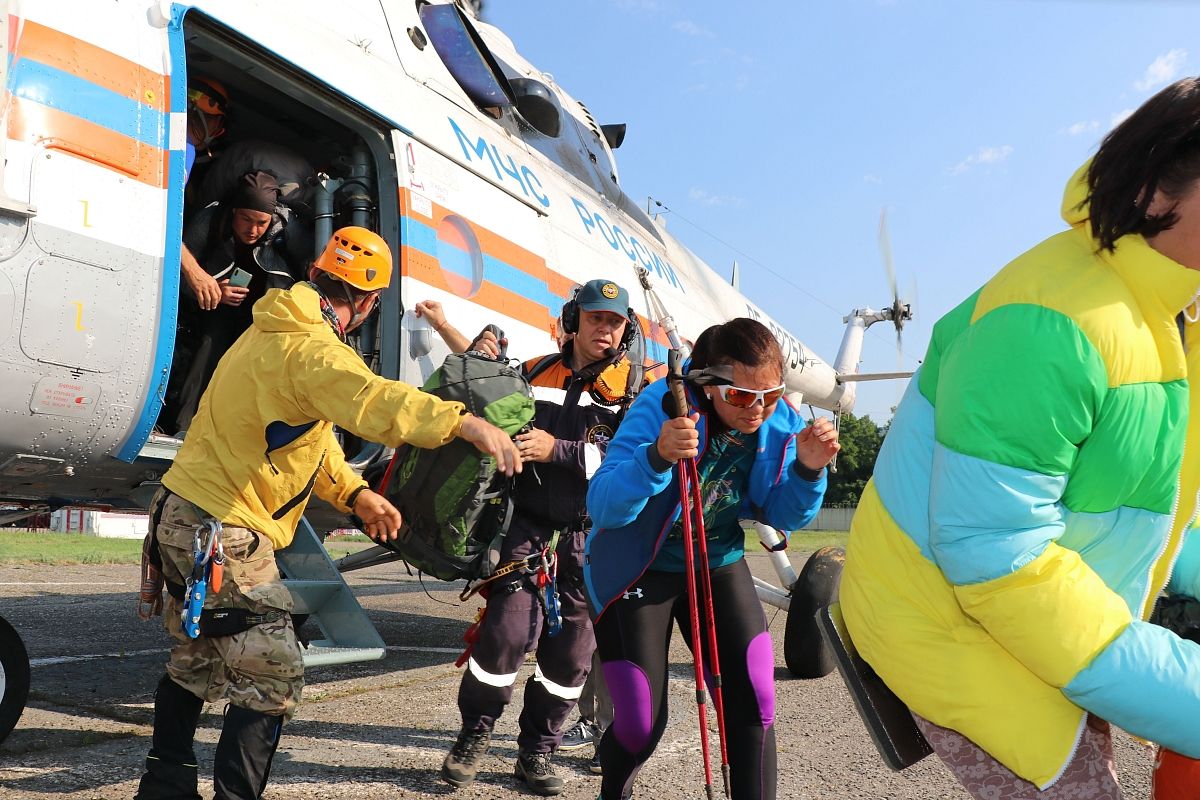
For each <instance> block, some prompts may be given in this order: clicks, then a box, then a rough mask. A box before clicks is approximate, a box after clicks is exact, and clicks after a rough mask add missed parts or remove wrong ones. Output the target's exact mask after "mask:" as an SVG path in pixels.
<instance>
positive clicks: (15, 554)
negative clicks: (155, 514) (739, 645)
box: [0, 529, 849, 564]
mask: <svg viewBox="0 0 1200 800" xmlns="http://www.w3.org/2000/svg"><path fill="white" fill-rule="evenodd" d="M848 536H849V534H848V533H847V532H846V531H799V532H798V533H794V534H792V537H791V543H790V546H789V547H788V550H790V551H791V552H793V553H811V552H813V551H816V550H819V549H821V548H822V547H828V546H834V547H845V546H846V538H847V537H848ZM370 546H371V541H370V540H369V539H368V538H367V537H366V536H363V535H362V534H351V535H349V536H340V535H339V536H331V537H329V538H328V539H326V540H325V549H326V550H328V551H329V555H330V557H331V558H333V559H334V560H337V559H339V558H341V557H342V556H345V555H348V554H350V553H357V552H358V551H360V550H362V549H364V548H366V547H370ZM746 551H747V552H749V553H761V552H763V549H762V547H761V546H760V545H759V543H758V537H757V536H755V535H754V534H753V533H748V534H746ZM141 559H142V541H141V539H103V538H101V537H99V536H83V535H81V534H77V533H48V532H30V531H20V530H12V529H0V564H137V563H140V562H141Z"/></svg>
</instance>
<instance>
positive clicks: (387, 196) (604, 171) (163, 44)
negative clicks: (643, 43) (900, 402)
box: [0, 0, 912, 683]
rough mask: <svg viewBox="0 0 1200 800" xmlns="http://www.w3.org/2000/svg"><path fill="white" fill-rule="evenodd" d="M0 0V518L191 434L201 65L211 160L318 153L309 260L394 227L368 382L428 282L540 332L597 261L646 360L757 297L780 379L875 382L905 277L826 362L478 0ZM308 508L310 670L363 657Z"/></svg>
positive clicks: (125, 506) (517, 331)
mask: <svg viewBox="0 0 1200 800" xmlns="http://www.w3.org/2000/svg"><path fill="white" fill-rule="evenodd" d="M0 7H2V8H0V10H2V11H3V13H2V14H0V25H2V26H3V28H4V30H3V36H0V42H4V43H5V47H6V48H7V53H6V56H7V58H5V59H0V80H2V81H3V85H4V87H5V94H4V103H3V107H2V119H3V124H4V135H3V136H0V151H2V152H0V319H6V320H8V323H7V325H6V326H5V327H3V328H0V363H2V364H3V372H4V380H3V381H0V505H2V506H3V508H4V510H3V511H0V524H7V523H11V522H13V521H15V520H19V519H22V518H24V517H27V516H30V515H32V514H37V513H42V512H45V511H46V510H51V509H57V508H61V507H67V506H71V507H85V508H92V509H98V510H142V509H145V507H146V506H147V505H148V503H149V500H150V498H151V497H152V496H153V494H154V492H155V491H156V490H157V488H158V487H159V485H160V484H159V481H160V479H161V477H162V475H163V473H165V472H166V470H167V469H168V468H169V467H170V464H171V461H172V459H173V457H174V454H175V453H176V452H177V451H178V449H179V447H180V445H181V443H182V440H181V439H180V438H179V436H177V435H176V434H177V433H178V432H177V431H172V430H169V429H166V428H164V427H163V426H162V425H160V424H159V423H160V414H161V412H162V408H163V403H164V399H165V396H166V391H167V387H168V382H169V378H170V375H171V372H172V368H173V364H176V362H177V359H176V356H177V354H178V352H179V348H180V347H181V346H185V345H186V344H187V343H186V342H184V341H177V322H178V319H179V315H180V309H181V302H183V301H181V295H180V284H181V277H180V269H179V264H180V259H181V236H182V233H183V231H184V228H185V224H186V219H187V217H188V215H189V213H190V212H191V211H193V210H194V207H195V205H197V203H200V202H203V201H204V198H203V197H200V198H196V197H195V196H194V194H195V193H194V190H195V188H196V187H200V189H201V190H203V183H204V182H203V181H201V179H200V176H199V174H200V173H201V172H203V171H204V170H205V169H206V168H207V169H212V168H213V165H216V164H220V160H221V158H222V155H221V153H220V152H219V151H218V152H217V154H216V157H215V158H214V159H213V161H212V162H211V163H209V164H205V163H203V159H202V161H201V163H199V165H198V166H197V167H196V171H195V172H194V173H193V174H192V175H190V176H189V177H188V178H187V179H186V180H185V172H186V171H187V166H186V164H185V160H186V156H185V151H186V149H187V148H186V142H187V117H188V103H189V99H188V84H189V79H190V78H191V77H192V76H204V77H206V78H208V79H210V80H215V81H218V82H219V83H220V84H222V85H223V87H225V88H226V89H227V91H228V94H229V98H230V100H229V105H230V112H229V114H228V115H227V124H226V127H227V130H226V131H225V133H224V136H223V137H222V138H221V140H220V141H221V144H223V145H225V147H226V148H227V150H226V153H228V152H230V151H231V149H232V148H233V147H235V146H236V145H237V144H238V143H239V142H250V141H258V142H263V141H265V142H269V143H271V145H272V146H273V147H276V148H280V149H284V150H286V151H288V152H290V153H292V154H295V155H296V156H298V157H299V158H300V159H301V160H303V161H306V162H308V163H309V164H311V165H313V168H312V170H311V172H310V173H309V174H307V175H305V176H304V177H303V180H302V181H300V183H299V184H298V190H299V191H298V196H299V199H297V200H296V201H295V204H294V205H293V206H292V208H291V211H292V214H293V216H292V222H291V223H290V224H291V225H293V226H295V227H296V228H298V229H303V231H304V233H305V234H306V236H307V241H309V242H311V243H316V244H315V245H314V249H312V250H311V252H310V254H309V257H310V258H311V257H312V256H315V255H316V249H315V248H316V247H319V246H320V244H322V243H324V242H325V241H327V240H328V239H329V236H330V234H331V233H332V232H333V230H335V229H336V228H338V227H341V226H343V225H359V226H362V227H367V228H370V229H372V230H374V231H376V232H378V233H379V234H380V235H381V236H382V237H383V238H384V239H385V240H386V241H387V242H388V244H389V246H390V247H391V250H392V252H393V253H394V254H395V262H396V268H397V269H396V273H397V278H396V279H395V280H394V281H393V283H392V285H391V286H390V287H389V289H388V290H387V291H386V293H385V294H384V296H383V300H382V304H381V306H382V308H381V312H380V313H379V314H378V315H377V316H376V317H375V318H374V319H372V320H371V321H370V322H369V323H368V324H366V325H364V326H363V327H362V328H361V329H360V331H359V332H358V335H357V336H356V337H355V338H354V339H353V340H352V343H353V345H354V346H355V347H356V349H357V350H358V352H359V353H360V354H361V355H362V357H363V359H364V360H365V361H366V362H367V363H368V364H369V365H370V366H371V367H372V369H373V370H375V371H376V372H377V373H378V374H380V375H382V376H384V377H386V378H390V379H396V380H402V381H406V382H408V383H412V384H416V385H420V384H421V383H422V382H423V380H424V379H425V378H426V377H427V376H428V375H429V374H430V373H431V372H432V371H433V370H434V369H435V368H436V367H437V366H438V365H439V364H440V363H441V362H442V360H443V358H444V357H445V356H446V355H447V354H448V350H447V348H446V346H445V345H444V344H443V343H442V342H441V341H440V340H439V338H438V337H437V336H435V335H434V332H433V330H432V329H431V328H430V326H429V325H428V323H427V321H426V320H424V319H423V318H421V317H419V316H417V315H416V314H415V313H414V311H413V306H414V305H415V303H416V302H418V301H420V300H425V299H433V300H437V301H439V302H441V303H442V305H443V307H444V309H445V311H446V314H447V316H448V317H449V318H452V319H453V320H454V321H455V324H456V325H457V326H460V327H462V328H463V329H464V330H470V329H475V328H480V329H481V328H483V327H484V326H485V325H488V324H496V325H498V326H500V327H501V328H503V329H504V331H505V332H506V335H507V337H508V340H509V348H510V350H511V351H513V352H519V353H539V352H545V351H547V350H548V349H549V348H551V347H553V346H554V345H555V343H556V336H557V334H558V330H557V321H556V318H557V315H558V311H559V309H560V308H561V307H562V305H563V303H564V302H565V301H566V300H567V299H568V298H569V296H570V293H571V291H572V288H573V287H575V286H578V285H580V284H582V283H584V282H586V281H587V280H590V279H592V278H597V277H604V278H607V279H609V280H614V281H618V282H620V283H621V284H622V285H625V286H627V287H630V288H631V289H633V291H631V300H632V304H633V310H634V312H635V313H636V315H637V322H638V327H639V331H638V333H639V334H640V335H639V336H636V337H635V342H634V345H633V347H632V348H631V350H630V354H629V357H630V359H631V361H632V362H633V363H636V364H640V365H642V366H643V367H644V368H645V370H646V371H647V373H648V374H650V375H652V376H655V375H656V376H661V375H662V374H663V371H664V370H663V365H664V364H665V362H666V360H667V359H666V357H667V352H668V350H669V349H671V348H679V347H681V346H683V345H685V344H686V343H687V342H688V341H690V340H691V339H693V338H694V337H696V336H697V335H698V334H699V332H700V331H702V330H703V329H704V328H706V327H708V326H710V325H712V324H715V323H718V322H722V321H724V320H727V319H729V318H732V317H736V316H749V317H752V318H755V319H757V320H759V321H761V322H762V323H763V324H764V325H766V326H767V327H768V328H770V329H771V331H772V332H773V333H774V334H775V336H776V338H777V339H778V340H779V342H780V344H781V346H782V350H783V353H784V357H785V374H784V381H785V383H786V385H787V388H788V397H789V400H790V401H791V402H793V403H800V402H803V403H806V404H809V405H812V406H815V407H818V408H822V409H827V410H829V411H832V412H834V413H837V414H840V413H843V412H848V411H850V410H851V409H852V408H853V405H854V399H855V387H856V383H857V381H858V380H863V379H870V378H871V377H872V376H864V375H859V374H857V365H858V363H859V361H860V357H861V351H862V345H863V333H864V332H865V330H866V329H867V327H869V326H870V325H872V324H875V323H877V322H887V323H891V324H893V325H895V326H896V327H897V330H899V328H900V327H901V326H902V325H903V323H904V322H905V321H906V320H907V319H911V317H912V311H911V307H910V306H909V305H907V304H905V303H903V302H901V300H900V299H899V298H898V297H893V300H892V301H891V302H890V303H889V304H887V305H885V306H884V307H883V308H882V309H879V310H875V309H872V308H858V309H854V310H853V311H852V312H851V313H850V314H848V315H847V316H846V318H845V322H846V331H845V335H844V337H843V340H842V345H841V347H840V349H839V352H838V353H837V355H836V357H835V358H834V359H833V360H832V361H827V360H825V359H822V358H821V357H820V356H818V355H817V354H816V353H815V352H813V351H812V350H811V349H809V348H808V347H807V346H806V345H805V344H804V343H803V342H802V341H801V339H800V338H798V337H797V336H796V335H795V334H794V333H792V332H790V331H788V330H787V329H786V328H785V327H784V326H783V325H781V324H779V323H778V322H777V321H775V320H773V319H772V318H771V317H770V316H769V315H768V314H766V313H764V312H763V311H762V310H761V308H759V306H757V305H756V304H755V303H754V301H753V300H752V299H751V298H749V297H747V296H745V295H744V294H743V293H742V292H741V291H740V288H739V287H738V286H737V285H736V284H737V281H736V278H735V279H734V280H733V281H730V280H729V279H727V278H725V277H723V276H722V275H720V274H718V272H717V271H716V270H714V269H713V268H712V267H710V266H709V265H708V264H706V263H704V262H703V261H702V260H701V259H700V258H699V257H698V256H697V255H695V254H694V253H693V252H692V251H691V250H689V249H688V248H687V247H686V246H685V245H684V244H683V243H682V242H680V241H679V240H678V239H677V238H675V237H674V236H672V235H671V234H670V233H668V231H667V229H666V226H665V224H663V222H662V221H661V220H660V219H658V218H656V217H653V216H651V215H650V214H649V213H647V211H646V210H643V209H642V208H641V207H640V206H639V204H638V203H636V202H634V201H633V199H632V198H630V197H629V196H628V195H627V194H626V192H625V191H624V190H623V189H622V183H621V179H620V175H619V171H618V166H617V160H616V158H615V155H614V151H616V150H617V149H618V148H619V147H620V146H621V144H622V142H623V140H624V137H625V135H626V126H625V125H624V124H600V123H598V122H597V121H596V120H595V119H594V117H593V115H592V114H591V112H590V111H589V110H588V108H587V107H586V106H585V105H584V104H583V103H582V102H580V101H579V100H577V99H575V98H574V97H572V96H571V95H570V94H569V93H568V92H567V91H566V90H565V89H564V88H563V87H561V86H559V85H558V84H557V83H556V82H555V81H554V79H553V77H552V76H551V75H550V74H548V73H546V72H544V71H542V70H541V69H539V68H538V67H536V66H534V65H533V64H532V63H530V62H529V61H528V60H526V59H525V58H524V57H523V56H521V55H520V53H519V52H518V50H517V48H516V47H515V46H514V44H513V42H512V41H511V40H510V39H509V38H508V37H507V36H506V35H505V34H504V33H503V32H502V31H500V30H499V29H498V28H496V27H493V26H491V25H488V24H486V23H485V22H483V21H482V20H480V19H479V18H478V16H477V14H476V12H475V10H474V7H473V6H472V5H471V4H467V3H463V4H459V3H455V2H452V1H451V0H429V1H428V2H426V0H416V2H409V3H395V2H387V3H382V2H374V1H372V0H345V1H344V2H342V3H339V4H338V8H337V12H336V13H331V10H330V7H329V5H328V3H325V2H317V0H295V1H294V2H291V3H289V4H287V8H286V12H285V13H281V11H280V4H278V3H276V2H270V1H269V0H197V1H196V2H190V3H171V2H168V1H167V0H116V2H113V3H110V4H107V5H106V6H105V8H104V10H103V11H99V10H97V9H96V8H95V5H94V4H93V3H91V2H88V0H22V2H19V3H18V2H13V1H12V0H0ZM189 194H192V195H193V197H192V198H191V199H188V195H189ZM893 294H894V292H893ZM876 377H880V376H876ZM882 377H902V374H901V373H895V374H893V373H888V374H887V375H885V376H882ZM343 449H344V450H345V452H346V456H347V461H348V462H349V463H350V464H351V465H352V466H354V467H355V468H357V469H360V470H361V469H365V468H367V467H369V466H370V465H371V464H373V463H377V462H378V461H379V460H380V459H383V458H387V457H388V455H389V453H388V452H387V451H386V450H385V448H383V447H381V446H380V445H378V444H374V443H371V442H365V441H361V440H358V439H356V438H355V437H353V436H351V435H349V434H347V435H345V437H344V440H343ZM316 505H317V504H314V508H313V509H312V512H313V513H312V514H311V515H310V516H309V518H308V519H307V520H306V521H305V522H304V523H303V524H302V526H301V530H300V531H298V532H297V537H296V542H295V544H294V545H293V546H292V547H290V548H288V549H286V550H284V551H281V552H280V553H279V562H280V567H281V571H282V572H283V573H284V574H285V576H286V577H287V578H288V579H289V581H290V582H291V584H292V585H291V586H290V588H291V589H292V592H293V597H294V598H295V600H296V611H297V613H300V614H305V615H309V616H311V617H314V618H315V619H316V621H317V623H318V625H319V627H320V628H321V631H322V634H323V638H321V639H319V640H317V641H314V642H312V643H310V646H309V647H308V649H307V651H306V653H305V661H306V664H309V665H317V664H327V663H340V662H345V661H351V660H362V659H369V658H379V657H381V656H382V655H383V652H384V651H383V643H382V641H381V640H380V639H379V636H378V634H377V633H376V632H375V631H374V628H373V627H372V626H371V624H370V622H369V621H368V620H367V619H366V616H365V614H363V612H362V610H361V608H360V607H359V606H358V603H357V601H356V600H355V599H354V597H353V594H352V593H351V592H350V591H349V589H348V587H347V586H346V584H345V582H344V581H343V580H342V579H341V574H340V569H347V568H352V566H351V565H347V564H342V565H335V564H334V563H333V562H332V561H331V560H330V559H329V557H328V555H327V554H326V553H325V550H324V548H323V546H322V544H321V537H320V535H319V534H318V530H320V531H322V532H324V531H327V530H328V529H330V528H332V527H340V526H343V525H344V521H342V520H339V519H337V518H336V517H335V515H334V512H333V511H332V509H329V508H326V509H325V510H324V512H323V511H322V509H321V508H319V507H316ZM763 535H764V536H767V537H769V536H770V534H769V533H765V532H764V533H763ZM776 535H778V534H777V533H776ZM776 555H777V556H779V558H776V559H775V561H776V567H777V571H778V572H779V577H780V582H781V584H782V585H783V588H782V589H780V588H779V587H773V586H768V585H765V583H764V584H763V585H761V586H760V594H761V595H762V596H763V598H764V600H765V601H768V602H770V601H772V600H773V601H774V603H775V604H776V605H779V606H781V607H786V605H787V603H788V602H790V592H791V586H792V584H793V583H794V582H795V580H796V577H795V573H794V571H791V566H790V563H788V561H787V557H786V554H776ZM339 567H340V568H339ZM10 683H11V682H10Z"/></svg>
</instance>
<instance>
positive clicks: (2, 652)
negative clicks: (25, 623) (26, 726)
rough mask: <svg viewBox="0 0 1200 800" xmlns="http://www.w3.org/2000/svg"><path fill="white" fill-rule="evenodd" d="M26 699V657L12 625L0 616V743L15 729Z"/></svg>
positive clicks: (19, 638) (27, 693) (27, 666)
mask: <svg viewBox="0 0 1200 800" xmlns="http://www.w3.org/2000/svg"><path fill="white" fill-rule="evenodd" d="M28 698H29V654H28V653H27V652H26V651H25V643H24V642H22V641H21V637H20V635H19V634H18V633H17V632H16V630H15V629H14V628H13V626H12V625H9V624H8V622H7V621H6V620H5V619H4V618H3V617H0V742H2V741H4V739H5V738H6V737H7V736H8V734H9V733H11V732H12V729H13V728H14V727H16V724H17V720H19V719H20V718H21V714H22V712H24V711H25V701H26V700H27V699H28Z"/></svg>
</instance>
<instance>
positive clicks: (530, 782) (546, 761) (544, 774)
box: [513, 751, 566, 795]
mask: <svg viewBox="0 0 1200 800" xmlns="http://www.w3.org/2000/svg"><path fill="white" fill-rule="evenodd" d="M513 774H515V775H516V776H517V777H518V778H520V779H521V780H523V781H525V785H526V786H528V787H529V788H530V789H532V790H533V792H534V793H535V794H541V795H551V794H558V793H560V792H561V791H562V790H563V787H564V786H565V785H566V784H565V783H564V782H563V779H562V778H560V777H558V774H557V773H555V771H554V765H553V764H551V763H550V754H549V753H526V752H524V751H522V752H520V753H518V754H517V767H516V769H515V770H514V772H513Z"/></svg>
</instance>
